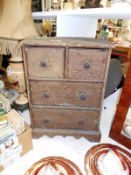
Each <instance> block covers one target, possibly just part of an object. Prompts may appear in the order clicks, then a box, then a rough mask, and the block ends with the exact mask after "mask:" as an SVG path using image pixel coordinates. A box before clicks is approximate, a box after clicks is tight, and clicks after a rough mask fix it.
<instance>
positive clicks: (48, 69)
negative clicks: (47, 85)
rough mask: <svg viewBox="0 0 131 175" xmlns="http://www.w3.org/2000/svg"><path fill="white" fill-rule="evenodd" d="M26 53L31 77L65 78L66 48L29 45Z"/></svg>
mask: <svg viewBox="0 0 131 175" xmlns="http://www.w3.org/2000/svg"><path fill="white" fill-rule="evenodd" d="M26 53H27V55H26V56H27V60H26V61H27V64H28V65H27V69H28V70H27V71H28V74H29V77H38V78H41V77H42V78H63V76H64V48H62V47H42V46H41V47H28V49H27V52H26Z"/></svg>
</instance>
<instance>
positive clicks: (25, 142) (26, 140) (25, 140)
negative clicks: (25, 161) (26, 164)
mask: <svg viewBox="0 0 131 175" xmlns="http://www.w3.org/2000/svg"><path fill="white" fill-rule="evenodd" d="M18 141H19V143H20V145H21V151H20V153H17V154H16V155H14V157H13V155H11V157H12V159H11V160H10V162H9V163H8V164H7V165H6V166H8V165H9V164H11V163H12V162H14V161H15V159H16V160H17V159H18V157H21V156H23V155H25V154H26V153H27V152H29V151H30V150H31V149H32V148H33V145H32V130H31V128H30V127H29V125H28V124H26V123H25V131H24V132H23V133H22V134H21V135H19V136H18ZM18 151H19V150H18ZM6 166H5V167H6ZM5 167H4V165H0V171H2V170H3V169H4V168H5Z"/></svg>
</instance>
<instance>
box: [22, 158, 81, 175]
mask: <svg viewBox="0 0 131 175" xmlns="http://www.w3.org/2000/svg"><path fill="white" fill-rule="evenodd" d="M49 172H50V173H49ZM49 174H54V175H56V174H58V175H82V173H81V171H80V169H79V168H78V166H77V165H76V164H75V163H73V162H72V161H70V160H68V159H65V158H63V157H46V158H43V159H41V160H39V161H38V162H36V163H34V164H33V165H32V166H31V167H30V168H29V169H28V170H27V172H26V173H25V175H49Z"/></svg>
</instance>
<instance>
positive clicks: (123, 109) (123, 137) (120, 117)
mask: <svg viewBox="0 0 131 175" xmlns="http://www.w3.org/2000/svg"><path fill="white" fill-rule="evenodd" d="M129 110H131V62H130V64H129V66H128V71H127V74H126V78H125V82H124V86H123V88H122V92H121V96H120V100H119V102H118V105H117V109H116V113H115V116H114V121H113V123H112V126H111V130H110V134H109V136H110V137H111V138H112V139H114V140H115V141H117V142H118V143H120V144H122V145H123V146H125V147H127V148H128V149H131V132H130V135H127V134H125V132H124V126H125V123H126V122H125V121H126V120H127V115H128V114H129ZM130 115H131V113H130ZM128 117H129V116H128ZM130 117H131V116H130ZM130 119H131V118H130ZM130 127H131V123H130Z"/></svg>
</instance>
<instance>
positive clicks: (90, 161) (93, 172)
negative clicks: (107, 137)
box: [85, 144, 131, 175]
mask: <svg viewBox="0 0 131 175" xmlns="http://www.w3.org/2000/svg"><path fill="white" fill-rule="evenodd" d="M110 150H111V151H112V152H113V153H114V155H115V156H116V157H117V159H118V160H119V161H120V163H121V165H122V169H123V170H124V171H126V172H127V175H130V174H131V154H130V153H129V152H128V151H126V150H124V149H122V148H121V147H119V146H116V145H112V144H99V145H96V146H93V147H92V148H91V149H90V150H88V152H87V153H86V155H85V171H86V174H87V175H105V174H103V173H102V172H101V171H100V168H99V165H100V159H101V157H102V156H105V155H106V154H107V153H108V152H109V151H110Z"/></svg>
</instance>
